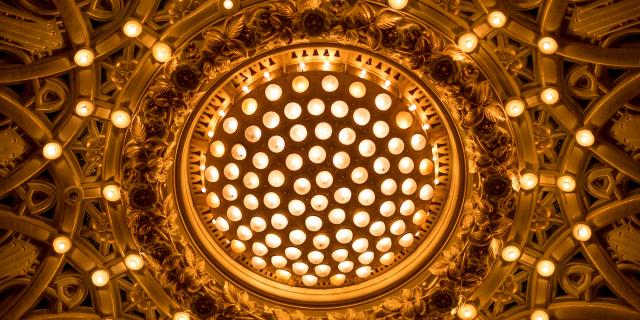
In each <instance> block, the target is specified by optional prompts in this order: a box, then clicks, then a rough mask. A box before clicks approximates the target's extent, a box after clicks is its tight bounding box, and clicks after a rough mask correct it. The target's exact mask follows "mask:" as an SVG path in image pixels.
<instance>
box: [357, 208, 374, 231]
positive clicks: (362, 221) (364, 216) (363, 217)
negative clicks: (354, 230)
mask: <svg viewBox="0 0 640 320" xmlns="http://www.w3.org/2000/svg"><path fill="white" fill-rule="evenodd" d="M370 219H371V218H370V217H369V213H368V212H366V211H358V212H356V214H354V215H353V224H355V225H356V226H357V227H360V228H364V227H366V226H367V225H368V224H369V221H370Z"/></svg>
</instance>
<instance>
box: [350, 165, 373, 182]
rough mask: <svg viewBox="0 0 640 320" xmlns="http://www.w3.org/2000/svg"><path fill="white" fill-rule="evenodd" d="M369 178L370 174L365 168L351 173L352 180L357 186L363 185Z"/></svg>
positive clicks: (358, 168)
mask: <svg viewBox="0 0 640 320" xmlns="http://www.w3.org/2000/svg"><path fill="white" fill-rule="evenodd" d="M368 178H369V173H368V172H367V169H365V168H364V167H357V168H355V169H353V171H351V180H352V181H353V182H354V183H357V184H363V183H365V182H366V181H367V179H368Z"/></svg>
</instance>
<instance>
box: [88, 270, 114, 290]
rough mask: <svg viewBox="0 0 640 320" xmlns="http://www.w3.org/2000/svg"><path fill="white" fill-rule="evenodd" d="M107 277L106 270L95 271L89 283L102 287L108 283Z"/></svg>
mask: <svg viewBox="0 0 640 320" xmlns="http://www.w3.org/2000/svg"><path fill="white" fill-rule="evenodd" d="M109 277H110V276H109V272H108V271H107V270H96V271H94V272H93V273H92V274H91V282H92V283H93V285H94V286H96V287H104V286H106V285H107V283H108V282H109Z"/></svg>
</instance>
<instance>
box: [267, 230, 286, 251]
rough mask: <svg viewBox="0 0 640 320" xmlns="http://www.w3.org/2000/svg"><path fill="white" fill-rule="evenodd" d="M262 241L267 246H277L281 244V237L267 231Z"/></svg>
mask: <svg viewBox="0 0 640 320" xmlns="http://www.w3.org/2000/svg"><path fill="white" fill-rule="evenodd" d="M264 243H265V244H267V247H269V248H277V247H279V246H280V245H281V244H282V239H280V237H279V236H278V235H276V234H273V233H269V234H267V235H266V236H264Z"/></svg>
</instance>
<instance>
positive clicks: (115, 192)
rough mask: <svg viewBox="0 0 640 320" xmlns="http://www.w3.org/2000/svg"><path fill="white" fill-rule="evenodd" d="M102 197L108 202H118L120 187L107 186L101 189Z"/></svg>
mask: <svg viewBox="0 0 640 320" xmlns="http://www.w3.org/2000/svg"><path fill="white" fill-rule="evenodd" d="M102 196H103V197H104V198H105V199H107V200H108V201H118V200H120V187H118V186H116V185H114V184H109V185H106V186H104V187H102Z"/></svg>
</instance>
